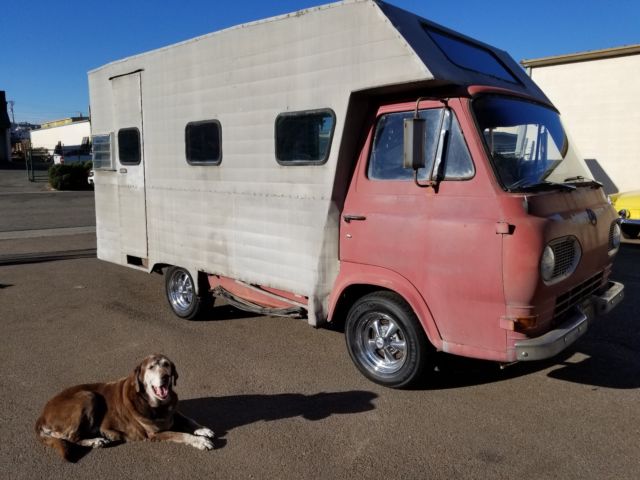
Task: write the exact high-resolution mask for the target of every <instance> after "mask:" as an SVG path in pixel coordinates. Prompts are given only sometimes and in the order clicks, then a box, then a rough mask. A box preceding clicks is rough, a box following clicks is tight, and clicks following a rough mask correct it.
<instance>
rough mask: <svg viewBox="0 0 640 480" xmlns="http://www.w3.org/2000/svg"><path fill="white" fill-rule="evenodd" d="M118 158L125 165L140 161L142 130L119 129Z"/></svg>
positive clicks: (135, 163)
mask: <svg viewBox="0 0 640 480" xmlns="http://www.w3.org/2000/svg"><path fill="white" fill-rule="evenodd" d="M118 158H119V159H120V163H121V164H123V165H137V164H139V163H140V130H138V129H137V128H123V129H122V130H119V131H118Z"/></svg>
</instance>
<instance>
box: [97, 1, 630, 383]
mask: <svg viewBox="0 0 640 480" xmlns="http://www.w3.org/2000/svg"><path fill="white" fill-rule="evenodd" d="M89 87H90V97H91V111H92V139H93V146H94V168H95V176H94V178H95V180H94V182H95V195H96V224H97V242H98V256H99V258H101V259H103V260H106V261H110V262H114V263H118V264H121V265H126V266H128V267H131V268H135V269H139V270H143V271H146V272H157V273H163V274H164V275H165V280H166V281H165V285H166V296H167V299H168V303H169V306H170V307H171V309H172V310H173V311H174V312H175V314H176V315H178V316H179V317H183V318H189V319H191V318H195V317H197V316H198V315H200V314H202V312H203V310H206V308H207V307H208V306H210V305H211V303H212V300H213V298H214V297H221V298H224V299H226V301H228V302H229V303H231V304H232V305H235V306H237V307H239V308H243V309H246V310H249V311H253V312H259V313H264V314H272V315H292V316H301V317H305V318H306V319H307V321H308V322H309V323H310V324H312V325H315V326H321V325H322V324H324V323H325V322H327V321H329V322H345V324H344V328H345V336H346V342H347V348H348V351H349V354H350V355H351V358H352V359H353V361H354V363H355V365H356V366H357V368H358V369H359V370H360V371H361V372H362V373H363V374H364V375H366V376H367V377H368V378H370V379H371V380H373V381H375V382H378V383H380V384H383V385H387V386H391V387H406V386H408V385H411V384H413V383H414V382H416V381H417V380H418V379H419V378H421V375H422V372H423V371H424V369H425V367H426V366H427V365H429V362H430V360H431V357H432V353H433V352H435V351H445V352H449V353H452V354H457V355H464V356H468V357H473V358H480V359H488V360H494V361H496V362H502V363H509V362H515V361H529V360H538V359H543V358H549V357H551V356H553V355H555V354H557V353H559V352H560V351H562V350H563V349H565V348H566V347H568V346H569V345H570V344H571V343H573V342H574V341H575V340H576V339H577V338H578V337H580V336H581V335H582V334H583V333H584V332H585V331H586V329H587V327H588V325H589V322H590V321H591V320H592V319H593V318H594V317H595V316H596V315H598V314H604V313H606V312H608V311H609V310H611V309H612V308H613V307H614V306H615V305H616V304H617V303H619V302H620V300H621V299H622V297H623V290H624V289H623V286H622V285H621V284H619V283H616V282H614V281H612V280H611V279H610V273H611V265H612V261H613V259H614V256H615V254H616V252H617V251H618V248H619V243H620V227H619V225H618V218H617V215H616V212H615V211H614V209H613V208H612V207H611V205H610V204H609V203H608V202H607V198H606V196H605V195H604V193H603V191H602V188H601V186H600V184H598V183H597V182H595V181H593V180H591V177H590V173H589V171H588V169H587V168H586V166H585V163H584V162H583V160H582V159H581V158H580V157H579V156H578V154H577V153H576V150H575V148H574V145H573V144H572V142H571V141H570V140H569V139H568V137H567V134H566V133H565V130H564V128H563V126H562V123H561V120H560V115H559V114H558V112H557V111H556V109H555V108H554V106H553V105H552V104H551V102H550V101H549V100H548V99H547V97H546V96H545V95H544V94H543V93H542V91H541V90H540V89H539V88H538V87H537V86H536V85H535V84H534V83H533V82H532V80H531V79H530V78H529V77H528V76H527V75H526V74H525V72H524V71H523V70H522V69H521V68H520V66H519V65H518V64H517V63H516V62H515V61H513V59H511V58H510V57H509V55H508V54H506V53H505V52H503V51H501V50H498V49H496V48H494V47H491V46H489V45H486V44H484V43H481V42H478V41H476V40H473V39H471V38H469V37H466V36H464V35H462V34H460V33H457V32H454V31H452V30H449V29H447V28H445V27H442V26H440V25H436V24H434V23H432V22H430V21H428V20H426V19H424V18H421V17H418V16H416V15H414V14H412V13H410V12H407V11H404V10H401V9H398V8H396V7H394V6H392V5H390V4H387V3H385V2H381V1H374V0H347V1H344V2H340V3H335V4H329V5H325V6H322V7H317V8H314V9H310V10H304V11H301V12H296V13H293V14H290V15H283V16H279V17H275V18H271V19H267V20H263V21H259V22H254V23H250V24H245V25H241V26H239V27H234V28H230V29H227V30H223V31H220V32H215V33H213V34H210V35H205V36H203V37H199V38H196V39H193V40H189V41H186V42H182V43H179V44H176V45H172V46H169V47H165V48H161V49H159V50H155V51H152V52H149V53H144V54H141V55H136V56H134V57H130V58H127V59H124V60H120V61H116V62H113V63H111V64H108V65H106V66H104V67H101V68H98V69H96V70H94V71H92V72H90V73H89ZM212 328H215V325H212ZM238 342H242V338H238Z"/></svg>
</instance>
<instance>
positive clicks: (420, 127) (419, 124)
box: [403, 118, 427, 171]
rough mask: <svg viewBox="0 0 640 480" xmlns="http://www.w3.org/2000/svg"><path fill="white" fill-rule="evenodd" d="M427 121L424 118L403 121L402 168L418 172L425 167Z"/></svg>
mask: <svg viewBox="0 0 640 480" xmlns="http://www.w3.org/2000/svg"><path fill="white" fill-rule="evenodd" d="M426 130H427V121H426V120H425V119H424V118H405V119H404V155H403V157H404V158H403V167H404V168H411V169H413V170H416V171H417V170H420V169H421V168H424V167H425V166H426V165H427V161H426V158H425V151H424V142H425V136H426Z"/></svg>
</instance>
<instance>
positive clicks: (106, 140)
mask: <svg viewBox="0 0 640 480" xmlns="http://www.w3.org/2000/svg"><path fill="white" fill-rule="evenodd" d="M111 138H112V135H111V134H107V135H94V136H93V137H91V145H92V147H91V148H92V155H93V168H94V169H95V170H114V167H113V156H112V155H111V144H112V140H111Z"/></svg>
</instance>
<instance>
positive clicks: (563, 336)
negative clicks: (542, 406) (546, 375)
mask: <svg viewBox="0 0 640 480" xmlns="http://www.w3.org/2000/svg"><path fill="white" fill-rule="evenodd" d="M623 298H624V285H622V284H621V283H618V282H609V285H608V288H607V290H606V291H605V292H604V293H603V294H601V295H594V296H592V297H591V299H590V301H589V302H588V305H586V306H583V307H582V308H576V311H575V313H574V314H573V315H572V316H571V317H570V318H569V319H568V320H567V321H565V322H564V323H563V324H562V325H560V326H559V327H558V328H556V329H554V330H551V331H550V332H547V333H545V334H544V335H541V336H540V337H536V338H530V339H526V340H517V341H516V342H515V349H516V359H517V360H519V361H531V360H544V359H545V358H550V357H553V356H555V355H557V354H558V353H560V352H561V351H563V350H564V349H565V348H567V347H568V346H569V345H571V344H572V343H573V342H575V341H576V340H577V339H578V338H580V337H581V336H582V335H584V334H585V332H586V331H587V328H588V327H589V321H590V320H592V318H593V317H594V314H597V315H603V314H605V313H608V312H610V311H611V310H613V309H614V308H615V307H616V305H618V304H619V303H620V302H621V301H622V299H623Z"/></svg>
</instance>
